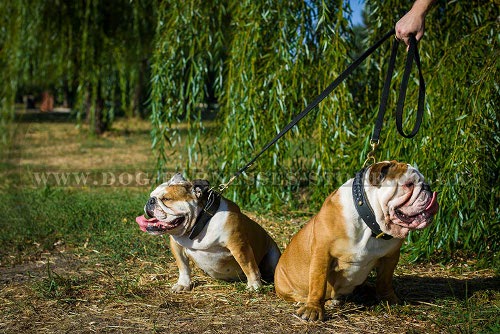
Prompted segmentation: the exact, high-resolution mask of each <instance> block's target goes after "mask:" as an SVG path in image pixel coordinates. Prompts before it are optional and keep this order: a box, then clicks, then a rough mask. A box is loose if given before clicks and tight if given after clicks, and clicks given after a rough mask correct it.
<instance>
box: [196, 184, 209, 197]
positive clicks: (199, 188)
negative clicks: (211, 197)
mask: <svg viewBox="0 0 500 334" xmlns="http://www.w3.org/2000/svg"><path fill="white" fill-rule="evenodd" d="M208 189H210V183H209V182H208V181H207V180H194V181H193V190H192V191H193V194H194V195H195V196H196V198H200V197H201V196H203V194H205V193H206V192H207V191H208Z"/></svg>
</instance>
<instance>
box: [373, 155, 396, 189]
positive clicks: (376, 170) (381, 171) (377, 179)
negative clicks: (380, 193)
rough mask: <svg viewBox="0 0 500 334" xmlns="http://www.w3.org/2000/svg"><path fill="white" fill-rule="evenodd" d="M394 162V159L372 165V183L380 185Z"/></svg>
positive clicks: (376, 185)
mask: <svg viewBox="0 0 500 334" xmlns="http://www.w3.org/2000/svg"><path fill="white" fill-rule="evenodd" d="M394 163H395V162H394V161H390V162H389V161H384V162H379V163H377V164H374V165H373V166H371V167H370V175H369V181H370V184H371V185H372V186H375V187H380V186H381V185H382V181H384V179H385V177H386V176H387V173H388V172H389V169H390V168H391V166H393V165H394Z"/></svg>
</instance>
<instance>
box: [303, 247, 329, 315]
mask: <svg viewBox="0 0 500 334" xmlns="http://www.w3.org/2000/svg"><path fill="white" fill-rule="evenodd" d="M330 264H331V257H330V256H329V254H328V252H326V253H325V252H318V251H316V252H313V254H312V256H311V264H310V267H309V292H308V295H307V301H306V304H305V305H304V306H302V307H301V308H299V309H298V310H297V315H298V316H299V317H301V318H302V319H304V320H308V321H316V320H324V313H325V312H324V311H325V307H324V304H325V294H326V282H327V275H328V269H329V268H330Z"/></svg>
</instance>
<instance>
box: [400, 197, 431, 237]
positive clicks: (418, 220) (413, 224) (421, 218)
mask: <svg viewBox="0 0 500 334" xmlns="http://www.w3.org/2000/svg"><path fill="white" fill-rule="evenodd" d="M404 209H405V207H404V205H403V206H402V207H400V208H397V209H396V210H394V216H395V218H396V220H395V221H394V223H396V224H398V223H399V224H398V225H402V224H404V225H405V227H408V228H415V229H420V228H424V227H425V226H427V224H428V223H429V222H430V220H431V218H432V216H434V215H435V214H436V213H437V211H438V209H439V205H438V203H437V193H435V192H434V193H432V196H431V197H430V199H429V201H428V202H427V204H426V206H425V208H424V209H423V210H421V211H417V212H415V213H413V212H412V213H411V214H409V213H405V212H404V211H403V210H404Z"/></svg>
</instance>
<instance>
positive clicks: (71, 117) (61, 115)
mask: <svg viewBox="0 0 500 334" xmlns="http://www.w3.org/2000/svg"><path fill="white" fill-rule="evenodd" d="M15 121H16V122H18V123H75V122H76V113H73V112H54V111H48V112H41V111H38V110H36V109H28V110H26V111H25V112H22V113H21V112H20V113H16V116H15Z"/></svg>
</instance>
